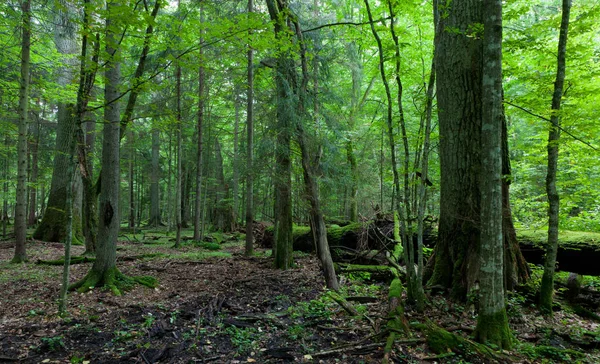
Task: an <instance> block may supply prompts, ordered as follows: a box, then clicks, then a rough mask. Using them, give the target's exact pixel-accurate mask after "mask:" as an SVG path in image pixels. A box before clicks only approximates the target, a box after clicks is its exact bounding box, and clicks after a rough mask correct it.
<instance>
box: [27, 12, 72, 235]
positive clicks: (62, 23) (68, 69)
mask: <svg viewBox="0 0 600 364" xmlns="http://www.w3.org/2000/svg"><path fill="white" fill-rule="evenodd" d="M76 12H77V11H76V8H75V5H74V4H73V3H72V2H70V1H66V0H60V1H59V2H57V4H56V6H55V13H56V17H55V24H56V25H55V30H54V42H55V44H56V49H57V51H58V52H59V53H60V54H61V56H62V60H61V62H62V64H63V65H62V67H60V69H59V73H58V80H57V83H58V85H59V87H62V88H65V87H67V85H69V84H71V83H73V82H74V80H75V74H76V73H75V72H76V67H77V65H78V64H79V63H78V62H79V59H78V57H76V56H75V54H76V53H77V51H78V46H77V31H76V29H75V26H76V22H75V19H74V16H75V14H76ZM75 112H76V110H75V103H74V102H64V101H59V103H58V113H57V119H58V129H57V131H56V146H55V153H54V169H53V170H52V183H51V185H50V195H49V197H48V204H47V208H46V211H45V213H44V216H43V217H42V221H41V223H40V224H39V225H38V227H37V228H36V230H35V232H34V234H33V237H34V238H35V239H38V240H44V241H56V242H58V241H62V240H64V238H65V233H66V229H65V226H66V225H65V207H66V206H65V200H66V190H67V184H68V181H67V170H68V167H69V164H70V162H71V160H70V156H69V151H70V150H71V147H72V144H73V143H75V139H74V135H75V130H76V126H77V125H76V118H75ZM76 221H79V225H77V224H75V225H74V226H73V233H74V236H75V238H76V239H81V223H80V222H81V219H80V218H79V219H76Z"/></svg>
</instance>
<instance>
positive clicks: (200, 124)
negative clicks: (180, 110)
mask: <svg viewBox="0 0 600 364" xmlns="http://www.w3.org/2000/svg"><path fill="white" fill-rule="evenodd" d="M200 14H201V15H200V16H201V18H203V14H204V9H203V5H202V3H200ZM203 42H204V38H203V32H201V33H200V44H202V43H203ZM198 52H199V56H198V58H199V59H200V66H199V67H198V115H197V120H196V129H197V131H198V133H197V138H198V139H197V140H196V145H197V147H198V150H197V154H196V200H195V202H194V240H200V230H202V229H201V228H202V226H201V224H202V220H201V219H202V169H203V164H204V163H203V161H202V157H203V149H204V148H203V147H204V144H203V140H202V138H203V129H204V98H205V95H206V93H205V91H204V89H205V86H206V82H205V79H206V75H205V69H204V59H203V48H202V47H200V48H199V50H198ZM205 193H206V192H205Z"/></svg>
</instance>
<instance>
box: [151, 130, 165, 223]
mask: <svg viewBox="0 0 600 364" xmlns="http://www.w3.org/2000/svg"><path fill="white" fill-rule="evenodd" d="M159 157H160V130H159V129H158V127H154V128H153V129H152V171H151V175H150V222H149V223H148V225H149V226H153V227H158V226H160V225H162V222H161V218H160V189H159V180H160V159H159Z"/></svg>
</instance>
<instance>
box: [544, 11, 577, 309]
mask: <svg viewBox="0 0 600 364" xmlns="http://www.w3.org/2000/svg"><path fill="white" fill-rule="evenodd" d="M570 15H571V0H563V2H562V18H561V22H560V36H559V39H558V57H557V65H556V80H555V81H554V93H553V95H552V115H551V116H550V121H551V124H552V125H551V126H550V131H549V133H548V146H547V149H548V171H547V174H546V194H547V195H548V245H547V247H546V259H545V261H544V274H543V276H542V284H541V286H540V310H541V311H542V312H543V313H545V314H548V315H552V296H553V294H554V270H555V267H556V255H557V251H558V226H559V221H558V208H559V204H560V199H559V195H558V191H557V189H556V170H557V166H558V143H559V140H560V106H561V102H562V97H563V89H564V84H565V73H566V58H567V37H568V34H569V18H570Z"/></svg>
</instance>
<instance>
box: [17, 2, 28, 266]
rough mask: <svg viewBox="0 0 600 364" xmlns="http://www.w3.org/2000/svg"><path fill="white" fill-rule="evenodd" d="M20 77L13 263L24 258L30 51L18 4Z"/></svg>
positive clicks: (25, 5) (24, 7)
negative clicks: (20, 27) (20, 35)
mask: <svg viewBox="0 0 600 364" xmlns="http://www.w3.org/2000/svg"><path fill="white" fill-rule="evenodd" d="M21 11H22V19H21V21H22V23H21V24H22V27H23V28H22V39H21V79H20V87H19V138H18V142H17V205H16V208H15V239H16V241H15V255H14V257H13V259H12V262H13V263H22V262H25V261H27V251H26V246H25V240H26V237H27V217H26V212H27V187H26V186H25V185H26V181H27V113H28V108H29V64H30V52H31V4H30V2H29V0H24V1H23V2H22V3H21Z"/></svg>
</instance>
